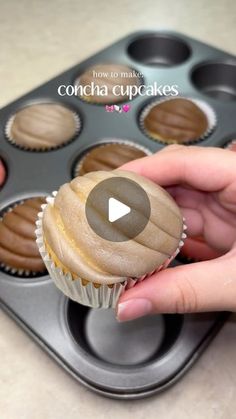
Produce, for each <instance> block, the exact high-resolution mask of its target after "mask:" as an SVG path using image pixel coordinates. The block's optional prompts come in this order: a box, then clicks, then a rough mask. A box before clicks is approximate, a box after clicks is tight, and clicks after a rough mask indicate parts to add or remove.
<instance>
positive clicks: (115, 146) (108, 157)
mask: <svg viewBox="0 0 236 419" xmlns="http://www.w3.org/2000/svg"><path fill="white" fill-rule="evenodd" d="M148 154H150V152H149V151H148V150H146V149H145V148H144V147H141V146H136V145H133V144H132V143H128V142H126V143H125V142H124V141H122V140H121V141H120V142H119V140H114V142H106V143H101V144H98V145H96V146H95V147H92V148H90V149H89V150H88V151H86V152H85V153H84V154H83V155H82V157H81V158H79V159H78V161H77V163H76V164H75V167H74V177H76V176H82V175H85V174H86V173H89V172H95V171H97V170H107V171H108V170H114V169H117V168H118V167H120V166H122V165H123V164H125V163H128V162H129V161H131V160H135V159H140V158H141V157H145V156H147V155H148Z"/></svg>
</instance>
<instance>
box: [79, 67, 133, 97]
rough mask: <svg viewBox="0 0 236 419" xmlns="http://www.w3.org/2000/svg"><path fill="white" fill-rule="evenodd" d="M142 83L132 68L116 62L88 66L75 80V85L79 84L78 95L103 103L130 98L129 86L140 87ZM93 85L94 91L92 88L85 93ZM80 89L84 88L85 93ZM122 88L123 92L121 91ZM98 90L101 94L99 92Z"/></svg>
mask: <svg viewBox="0 0 236 419" xmlns="http://www.w3.org/2000/svg"><path fill="white" fill-rule="evenodd" d="M140 84H141V83H140V78H139V77H138V75H137V73H136V72H135V71H134V70H133V69H132V68H130V67H127V66H126V65H121V64H114V63H104V64H95V65H93V66H91V67H89V68H87V69H86V70H85V71H84V72H83V73H82V74H80V75H79V76H78V78H77V79H76V80H75V87H76V86H78V96H79V97H80V98H81V99H83V100H85V101H86V102H89V103H94V104H102V105H104V104H105V105H108V104H115V103H120V102H124V101H127V100H129V95H128V91H127V88H130V87H131V88H132V86H134V87H135V86H137V88H138V87H139V86H140ZM93 85H94V91H92V90H91V93H90V92H88V94H85V91H86V89H88V86H93ZM115 86H118V87H115ZM79 89H83V91H84V94H83V92H80V90H79ZM114 89H115V90H116V91H114ZM121 89H122V90H123V92H121ZM105 90H106V91H105ZM98 91H99V93H101V94H98ZM103 91H104V93H103ZM126 92H127V93H126ZM81 93H82V94H81ZM121 93H122V94H121Z"/></svg>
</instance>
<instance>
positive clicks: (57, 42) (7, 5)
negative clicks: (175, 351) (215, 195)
mask: <svg viewBox="0 0 236 419" xmlns="http://www.w3.org/2000/svg"><path fill="white" fill-rule="evenodd" d="M235 13H236V6H235V1H234V0H226V1H220V0H214V1H213V0H209V1H208V2H206V1H203V0H198V1H193V2H191V1H188V0H179V1H176V2H173V1H171V0H165V1H164V0H145V2H143V1H140V0H136V1H135V2H134V1H127V0H119V1H117V2H114V1H110V2H107V1H106V0H100V1H95V0H86V1H81V0H72V1H71V0H67V1H65V0H51V1H47V0H41V1H39V0H38V1H37V0H33V1H32V0H31V1H30V0H21V1H17V0H9V1H8V2H3V1H2V2H1V3H0V43H1V60H0V106H4V105H5V104H7V103H8V102H10V101H12V100H13V99H15V98H16V97H18V96H20V95H22V94H24V93H26V92H27V91H29V90H31V89H32V88H34V87H36V86H37V85H40V84H41V83H43V82H44V81H46V80H47V79H49V78H51V77H53V76H55V75H56V74H58V73H60V72H61V71H63V70H65V69H67V68H69V67H71V66H73V65H74V64H76V63H77V62H79V61H81V60H82V59H84V58H86V57H88V56H89V55H91V54H93V53H95V52H97V51H98V50H99V49H101V48H103V47H105V46H107V45H108V44H110V43H112V42H113V41H115V40H117V39H118V38H120V37H122V36H124V35H126V34H128V33H129V32H132V31H135V30H140V29H155V28H170V29H172V30H176V31H180V32H183V33H185V34H187V35H190V36H192V37H196V38H198V39H199V40H202V41H204V42H207V43H209V44H212V45H214V46H216V47H219V48H222V49H226V50H227V51H229V52H231V53H233V54H235V53H236V45H235V39H236V27H235V20H234V18H235ZM213 286H214V284H213ZM0 412H1V413H0V416H1V417H2V418H4V419H41V418H45V419H60V418H63V419H64V418H65V417H66V418H68V419H74V418H83V419H87V418H88V419H90V418H91V419H94V418H97V419H103V418H104V419H105V418H106V419H108V418H112V419H118V418H119V419H120V418H121V417H122V418H123V419H128V418H131V417H134V418H135V419H144V418H145V419H146V418H148V419H154V418H157V417H158V418H160V419H162V418H164V419H172V418H173V419H178V418H180V419H187V418H188V419H189V418H191V419H213V418H214V419H223V418H224V419H231V418H232V419H233V418H235V412H236V317H235V316H232V318H231V321H230V322H228V323H227V325H226V326H224V328H223V329H222V331H221V332H220V333H219V335H218V336H217V337H216V338H215V340H214V341H213V342H212V344H211V345H210V346H209V348H208V349H207V350H206V351H205V352H204V354H203V355H202V357H201V358H200V359H199V361H198V362H197V363H196V364H195V365H194V367H193V368H192V369H191V370H190V371H189V372H188V373H187V374H186V375H185V376H184V377H183V378H182V379H181V381H179V382H178V383H177V384H176V385H175V386H174V387H172V388H171V389H169V390H168V391H166V392H165V393H162V394H161V395H159V396H154V397H152V398H149V399H145V400H139V401H135V402H122V401H114V400H109V399H106V398H103V397H100V396H97V395H96V394H94V393H91V392H90V391H88V390H87V389H85V388H84V387H83V386H81V385H80V384H78V383H77V382H76V381H75V380H74V379H73V378H71V377H70V376H69V375H68V374H67V373H66V372H64V371H63V369H62V368H60V367H59V366H58V365H57V364H56V363H55V362H54V361H53V360H52V359H51V358H50V357H49V356H48V355H47V354H45V353H44V352H43V350H42V349H41V348H39V347H38V346H37V344H36V343H34V342H33V341H32V340H31V339H30V338H29V337H28V336H27V335H26V334H25V332H23V331H22V330H21V329H20V328H19V327H18V326H17V325H16V324H15V323H14V322H13V321H12V320H11V319H9V318H8V316H6V315H5V314H4V313H3V312H2V311H0Z"/></svg>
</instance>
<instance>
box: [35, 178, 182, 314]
mask: <svg viewBox="0 0 236 419" xmlns="http://www.w3.org/2000/svg"><path fill="white" fill-rule="evenodd" d="M115 178H122V179H128V180H131V181H133V182H136V183H137V184H138V185H139V186H140V187H141V188H142V189H143V190H144V191H145V193H146V194H147V196H148V199H149V201H150V217H149V219H148V220H147V223H146V226H145V228H144V229H143V231H141V232H140V233H139V234H138V235H137V236H136V237H134V238H132V239H128V238H127V240H125V241H110V240H106V239H104V238H102V237H100V236H99V235H98V234H96V233H95V231H93V229H92V228H91V227H90V225H89V223H88V220H87V218H86V201H87V200H88V197H89V194H90V192H91V191H92V190H93V189H94V188H95V187H96V186H97V185H98V184H99V183H100V182H102V181H104V180H106V179H115ZM107 192H108V194H111V196H112V191H110V190H108V191H107ZM123 192H124V191H122V193H123ZM54 196H55V198H50V199H48V203H47V205H45V206H43V207H42V209H43V212H42V213H41V214H40V215H39V220H38V222H37V227H38V228H37V230H36V235H37V244H38V246H39V250H40V253H41V255H42V257H43V260H44V262H45V264H46V266H47V269H48V271H49V273H50V275H51V277H52V279H53V280H54V281H55V284H56V285H57V286H58V288H60V289H61V290H62V291H63V293H64V294H66V295H67V296H68V297H69V298H71V299H73V300H75V301H77V302H79V303H81V304H85V305H88V306H92V307H104V308H107V307H114V306H115V305H116V303H117V300H118V298H119V296H120V294H121V293H122V292H123V291H124V290H125V288H128V287H131V286H134V285H135V284H136V283H137V282H139V281H141V280H144V279H145V278H146V277H147V276H149V275H151V274H152V273H153V272H155V271H158V270H160V269H163V268H164V267H166V266H168V264H169V263H170V261H171V260H172V259H173V257H175V255H176V254H177V253H178V251H179V248H180V247H181V246H182V245H183V239H184V238H185V237H186V235H185V233H184V230H185V226H184V223H183V218H182V215H181V212H180V209H179V208H178V206H177V205H176V203H175V201H174V200H173V199H172V197H171V196H170V195H169V194H168V193H167V192H166V191H165V190H163V189H162V188H161V187H160V186H157V185H156V184H154V183H153V182H151V181H150V180H148V179H145V178H143V177H141V176H138V175H136V174H134V173H131V172H126V171H122V170H114V171H112V172H105V171H98V172H91V173H88V174H86V175H84V176H81V177H80V176H78V177H77V178H75V179H74V180H72V181H71V182H70V183H67V184H65V185H63V186H62V187H61V188H60V189H59V191H58V193H54ZM123 198H124V195H123ZM123 198H122V199H123ZM127 200H128V197H127ZM123 201H124V199H123ZM132 210H134V211H139V210H140V203H138V202H136V204H134V207H132ZM93 211H94V218H95V221H97V222H98V223H100V222H104V227H106V228H107V223H109V222H108V221H107V220H106V219H105V215H104V214H101V213H100V212H99V211H98V210H97V208H96V207H94V208H93ZM141 215H143V214H141ZM104 220H105V221H104ZM105 223H106V224H105ZM109 228H110V229H111V230H112V229H116V228H117V226H116V225H115V223H114V224H113V223H110V224H109ZM115 233H117V234H121V235H122V234H123V231H118V232H116V231H115Z"/></svg>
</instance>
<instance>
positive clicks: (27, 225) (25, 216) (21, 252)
mask: <svg viewBox="0 0 236 419" xmlns="http://www.w3.org/2000/svg"><path fill="white" fill-rule="evenodd" d="M43 203H45V199H44V198H31V199H27V200H25V201H24V202H23V203H21V204H18V205H16V206H15V207H14V208H12V209H11V210H10V211H8V212H6V213H5V214H4V215H3V218H2V220H1V221H0V263H1V264H3V266H5V267H9V268H12V269H14V270H19V271H22V270H23V271H25V272H26V271H31V272H43V271H44V270H45V266H44V263H43V260H42V258H41V256H40V254H39V251H38V247H37V244H36V241H35V222H36V220H37V215H38V213H39V211H40V209H41V205H42V204H43Z"/></svg>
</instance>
